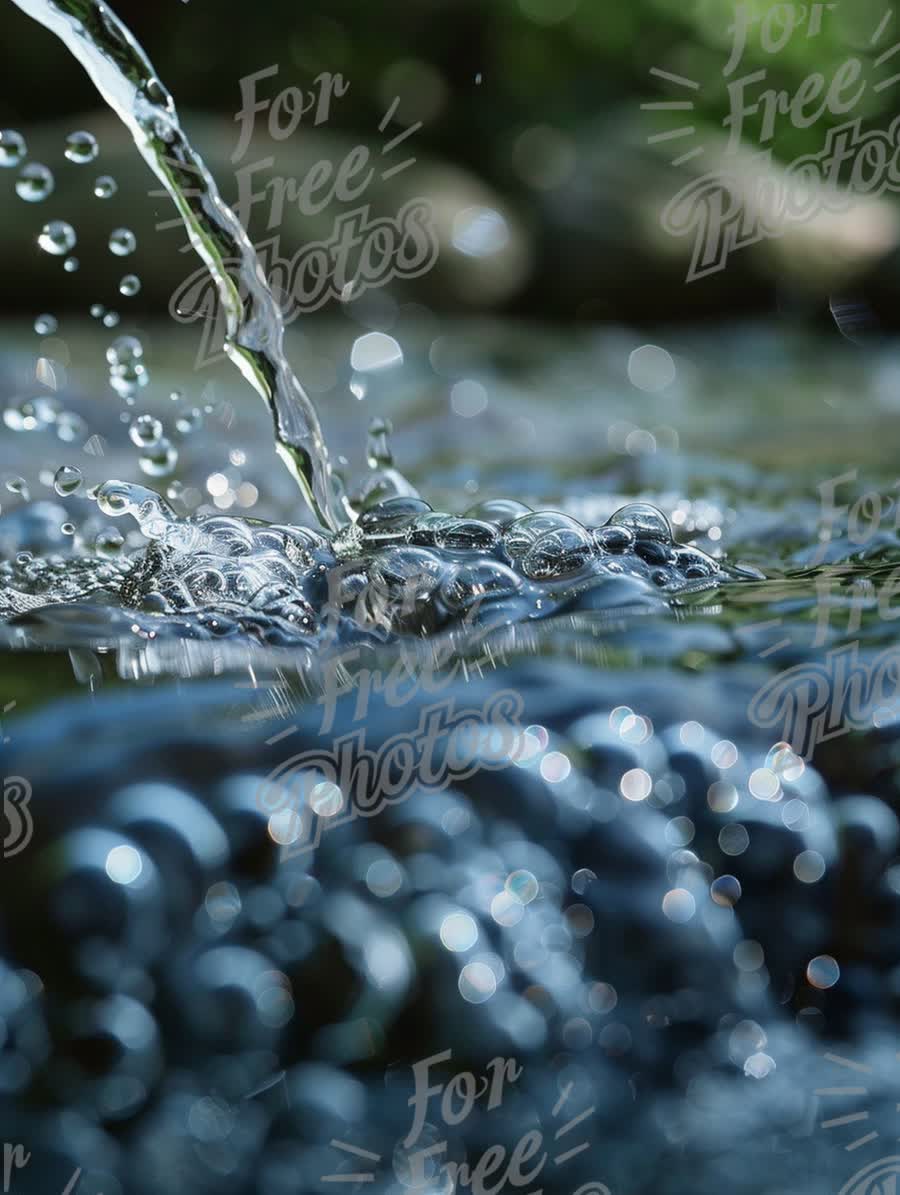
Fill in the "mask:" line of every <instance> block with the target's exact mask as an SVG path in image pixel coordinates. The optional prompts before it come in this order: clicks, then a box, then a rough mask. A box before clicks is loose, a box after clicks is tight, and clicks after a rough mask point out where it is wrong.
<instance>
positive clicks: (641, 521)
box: [607, 502, 673, 543]
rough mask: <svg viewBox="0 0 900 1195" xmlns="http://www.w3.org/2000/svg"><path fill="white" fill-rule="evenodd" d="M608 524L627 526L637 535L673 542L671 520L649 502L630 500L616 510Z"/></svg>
mask: <svg viewBox="0 0 900 1195" xmlns="http://www.w3.org/2000/svg"><path fill="white" fill-rule="evenodd" d="M607 526H612V527H627V528H628V530H629V531H633V532H634V534H635V535H638V536H641V537H643V538H645V539H656V540H660V541H662V542H663V543H671V542H672V539H673V536H672V528H671V526H670V524H669V520H668V519H667V518H666V516H665V515H664V514H663V512H662V511H661V510H657V508H656V507H655V506H651V505H650V503H649V502H629V504H628V505H627V506H623V507H621V508H620V509H619V510H617V511H616V513H615V514H614V515H613V516H612V518H611V519H610V520H609V523H608V524H607Z"/></svg>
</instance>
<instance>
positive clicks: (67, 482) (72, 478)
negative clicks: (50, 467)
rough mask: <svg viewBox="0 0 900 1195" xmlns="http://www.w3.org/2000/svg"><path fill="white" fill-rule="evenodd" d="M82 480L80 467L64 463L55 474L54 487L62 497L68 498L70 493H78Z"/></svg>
mask: <svg viewBox="0 0 900 1195" xmlns="http://www.w3.org/2000/svg"><path fill="white" fill-rule="evenodd" d="M82 481H83V478H82V476H81V470H80V469H76V468H75V466H74V465H62V466H61V467H60V468H59V469H57V470H56V473H55V474H54V477H53V488H54V489H55V490H56V492H57V494H59V496H60V497H61V498H68V497H69V495H70V494H77V493H78V491H79V490H80V489H81V483H82Z"/></svg>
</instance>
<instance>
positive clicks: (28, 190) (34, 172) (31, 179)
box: [16, 162, 55, 203]
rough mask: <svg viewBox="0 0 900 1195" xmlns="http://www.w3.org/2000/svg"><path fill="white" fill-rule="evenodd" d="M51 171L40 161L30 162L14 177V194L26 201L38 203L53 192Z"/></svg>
mask: <svg viewBox="0 0 900 1195" xmlns="http://www.w3.org/2000/svg"><path fill="white" fill-rule="evenodd" d="M54 185H55V184H54V181H53V175H52V173H51V172H50V171H49V170H48V169H47V167H46V166H42V165H41V163H40V162H30V163H29V164H28V165H27V166H26V167H25V168H24V170H23V171H22V173H21V174H20V175H19V177H18V178H17V179H16V194H17V195H18V197H19V198H20V199H24V200H25V202H26V203H40V202H41V201H42V200H44V199H46V198H47V197H48V196H49V195H52V194H53V188H54Z"/></svg>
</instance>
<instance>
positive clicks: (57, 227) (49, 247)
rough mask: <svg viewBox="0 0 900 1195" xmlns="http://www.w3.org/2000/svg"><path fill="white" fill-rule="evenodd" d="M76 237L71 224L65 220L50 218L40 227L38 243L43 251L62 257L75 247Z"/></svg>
mask: <svg viewBox="0 0 900 1195" xmlns="http://www.w3.org/2000/svg"><path fill="white" fill-rule="evenodd" d="M77 239H78V238H77V237H76V236H75V229H74V228H73V227H72V225H71V224H67V223H66V221H65V220H51V221H50V222H49V223H47V224H45V225H44V227H43V228H42V229H41V235H40V236H39V237H38V245H39V246H40V247H41V248H42V249H43V250H44V252H45V253H50V254H52V255H53V256H54V257H63V256H64V255H65V254H66V253H69V252H70V251H71V250H72V249H74V248H75V243H76V241H77Z"/></svg>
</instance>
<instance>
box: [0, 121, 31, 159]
mask: <svg viewBox="0 0 900 1195" xmlns="http://www.w3.org/2000/svg"><path fill="white" fill-rule="evenodd" d="M27 152H28V147H27V146H26V144H25V138H24V137H23V136H22V134H21V133H17V132H16V130H15V129H0V166H7V167H8V166H18V164H19V163H20V162H21V161H22V159H23V158H24V157H25V154H26V153H27Z"/></svg>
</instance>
